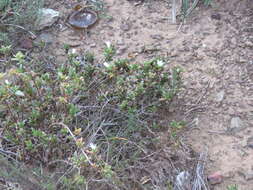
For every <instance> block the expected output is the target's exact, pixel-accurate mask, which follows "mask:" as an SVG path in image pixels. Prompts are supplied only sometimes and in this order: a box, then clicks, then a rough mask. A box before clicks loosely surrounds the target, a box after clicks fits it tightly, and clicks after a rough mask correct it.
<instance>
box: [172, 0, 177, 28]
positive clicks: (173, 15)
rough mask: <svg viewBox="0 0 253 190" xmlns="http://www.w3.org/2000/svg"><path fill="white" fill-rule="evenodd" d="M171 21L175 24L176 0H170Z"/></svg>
mask: <svg viewBox="0 0 253 190" xmlns="http://www.w3.org/2000/svg"><path fill="white" fill-rule="evenodd" d="M171 11H172V23H173V24H176V22H177V20H176V12H177V6H176V0H173V2H172V10H171Z"/></svg>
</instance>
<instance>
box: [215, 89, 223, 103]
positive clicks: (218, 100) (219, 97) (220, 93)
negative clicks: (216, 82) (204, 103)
mask: <svg viewBox="0 0 253 190" xmlns="http://www.w3.org/2000/svg"><path fill="white" fill-rule="evenodd" d="M224 97H225V91H224V90H222V91H220V92H218V93H217V94H216V97H215V101H216V102H219V103H220V102H222V101H223V99H224Z"/></svg>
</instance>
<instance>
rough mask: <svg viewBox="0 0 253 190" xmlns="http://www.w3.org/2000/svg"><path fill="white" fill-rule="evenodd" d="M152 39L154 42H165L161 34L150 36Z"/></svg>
mask: <svg viewBox="0 0 253 190" xmlns="http://www.w3.org/2000/svg"><path fill="white" fill-rule="evenodd" d="M150 37H151V38H152V39H154V40H163V37H162V36H161V35H159V34H154V35H150Z"/></svg>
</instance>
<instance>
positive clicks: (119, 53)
mask: <svg viewBox="0 0 253 190" xmlns="http://www.w3.org/2000/svg"><path fill="white" fill-rule="evenodd" d="M127 48H128V47H127V46H123V47H121V48H119V49H118V50H117V54H118V55H122V54H124V53H125V52H126V50H127Z"/></svg>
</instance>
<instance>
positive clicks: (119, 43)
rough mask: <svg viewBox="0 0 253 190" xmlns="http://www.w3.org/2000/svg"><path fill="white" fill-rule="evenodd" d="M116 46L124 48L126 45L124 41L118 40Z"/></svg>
mask: <svg viewBox="0 0 253 190" xmlns="http://www.w3.org/2000/svg"><path fill="white" fill-rule="evenodd" d="M116 44H117V45H118V46H123V45H125V43H124V40H123V39H120V40H117V43H116Z"/></svg>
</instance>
